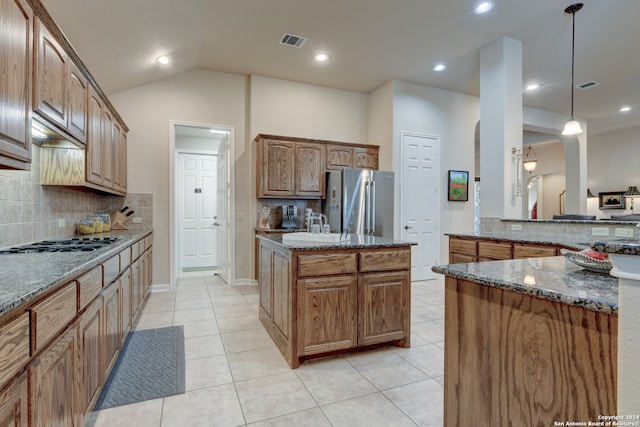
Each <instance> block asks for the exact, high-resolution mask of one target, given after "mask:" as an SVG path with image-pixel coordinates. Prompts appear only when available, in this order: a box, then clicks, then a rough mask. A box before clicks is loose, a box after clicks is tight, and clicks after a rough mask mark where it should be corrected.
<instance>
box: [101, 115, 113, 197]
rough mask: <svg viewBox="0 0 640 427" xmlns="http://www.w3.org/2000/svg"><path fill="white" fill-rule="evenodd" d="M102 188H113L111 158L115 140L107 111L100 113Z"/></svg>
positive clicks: (111, 121)
mask: <svg viewBox="0 0 640 427" xmlns="http://www.w3.org/2000/svg"><path fill="white" fill-rule="evenodd" d="M101 140H102V144H101V146H102V186H103V187H106V188H113V169H114V166H113V157H114V153H115V139H114V127H113V116H112V115H111V113H110V112H109V110H103V111H102V138H101Z"/></svg>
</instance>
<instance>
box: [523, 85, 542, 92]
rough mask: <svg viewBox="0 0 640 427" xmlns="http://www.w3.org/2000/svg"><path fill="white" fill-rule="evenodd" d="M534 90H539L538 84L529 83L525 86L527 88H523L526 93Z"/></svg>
mask: <svg viewBox="0 0 640 427" xmlns="http://www.w3.org/2000/svg"><path fill="white" fill-rule="evenodd" d="M536 89H540V85H539V84H538V83H531V84H529V85H527V87H525V90H528V91H532V90H536Z"/></svg>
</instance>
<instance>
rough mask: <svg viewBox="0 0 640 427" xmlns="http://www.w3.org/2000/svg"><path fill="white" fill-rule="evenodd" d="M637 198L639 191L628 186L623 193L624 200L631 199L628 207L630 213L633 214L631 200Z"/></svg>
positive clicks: (634, 187)
mask: <svg viewBox="0 0 640 427" xmlns="http://www.w3.org/2000/svg"><path fill="white" fill-rule="evenodd" d="M638 196H640V191H638V187H636V186H635V185H631V186H629V188H627V191H625V193H624V197H625V198H627V199H631V204H630V205H629V207H630V208H631V212H633V200H634V199H635V198H636V197H638Z"/></svg>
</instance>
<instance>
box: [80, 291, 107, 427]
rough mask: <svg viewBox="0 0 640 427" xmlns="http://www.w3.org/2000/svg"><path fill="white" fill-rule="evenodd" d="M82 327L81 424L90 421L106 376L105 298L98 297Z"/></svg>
mask: <svg viewBox="0 0 640 427" xmlns="http://www.w3.org/2000/svg"><path fill="white" fill-rule="evenodd" d="M78 323H79V327H78V333H79V336H78V355H79V357H80V378H79V383H80V395H79V399H78V403H79V410H80V425H84V424H86V422H87V420H88V419H89V416H90V415H91V409H92V408H93V406H94V405H95V403H96V401H97V400H98V397H100V391H101V390H102V384H103V383H104V381H105V380H106V378H105V377H104V375H105V371H104V348H105V343H104V340H103V337H102V331H103V324H104V310H103V300H102V298H97V299H95V300H94V301H93V302H92V303H91V305H90V306H89V307H88V308H87V310H86V311H85V312H84V313H83V314H82V315H81V316H80V320H79V322H78Z"/></svg>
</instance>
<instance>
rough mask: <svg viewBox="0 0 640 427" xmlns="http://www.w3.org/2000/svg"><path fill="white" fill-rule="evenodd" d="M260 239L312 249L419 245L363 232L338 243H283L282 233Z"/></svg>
mask: <svg viewBox="0 0 640 427" xmlns="http://www.w3.org/2000/svg"><path fill="white" fill-rule="evenodd" d="M257 237H258V238H259V239H264V240H270V241H272V242H276V243H279V244H281V245H282V246H284V247H286V248H288V249H290V250H305V251H312V250H317V249H359V248H367V249H371V248H393V247H400V246H411V245H417V243H415V242H407V241H404V240H392V239H387V238H384V237H376V236H368V235H362V234H350V235H349V239H348V240H342V241H340V242H336V243H323V242H291V243H283V242H282V235H281V234H278V235H265V236H257Z"/></svg>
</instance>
